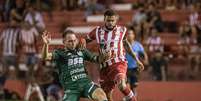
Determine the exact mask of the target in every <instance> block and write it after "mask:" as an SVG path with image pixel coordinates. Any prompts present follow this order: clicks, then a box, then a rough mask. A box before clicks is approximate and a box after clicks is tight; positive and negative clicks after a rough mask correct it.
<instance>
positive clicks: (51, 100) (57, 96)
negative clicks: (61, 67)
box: [47, 84, 62, 101]
mask: <svg viewBox="0 0 201 101" xmlns="http://www.w3.org/2000/svg"><path fill="white" fill-rule="evenodd" d="M47 94H48V96H47V101H62V93H61V88H60V87H59V86H57V85H55V84H52V85H50V86H49V87H48V88H47Z"/></svg>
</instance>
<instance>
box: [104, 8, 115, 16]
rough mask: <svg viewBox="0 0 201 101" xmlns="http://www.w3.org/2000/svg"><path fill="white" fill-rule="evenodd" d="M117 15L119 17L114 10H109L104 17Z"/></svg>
mask: <svg viewBox="0 0 201 101" xmlns="http://www.w3.org/2000/svg"><path fill="white" fill-rule="evenodd" d="M116 15H117V13H116V12H115V11H114V10H112V9H108V10H106V11H105V13H104V17H105V16H116Z"/></svg>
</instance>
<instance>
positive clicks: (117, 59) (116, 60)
mask: <svg viewBox="0 0 201 101" xmlns="http://www.w3.org/2000/svg"><path fill="white" fill-rule="evenodd" d="M119 62H127V61H126V58H125V57H124V56H122V57H114V58H110V59H109V60H107V61H105V62H103V63H102V64H101V67H108V66H111V65H114V64H116V63H119Z"/></svg>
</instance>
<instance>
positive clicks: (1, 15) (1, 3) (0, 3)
mask: <svg viewBox="0 0 201 101" xmlns="http://www.w3.org/2000/svg"><path fill="white" fill-rule="evenodd" d="M3 10H4V1H3V0H0V22H2V21H3V20H4V11H3Z"/></svg>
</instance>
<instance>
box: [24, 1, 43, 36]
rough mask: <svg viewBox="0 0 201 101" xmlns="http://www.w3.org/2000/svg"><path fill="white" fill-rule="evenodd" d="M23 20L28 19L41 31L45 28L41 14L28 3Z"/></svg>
mask: <svg viewBox="0 0 201 101" xmlns="http://www.w3.org/2000/svg"><path fill="white" fill-rule="evenodd" d="M24 21H28V22H29V23H30V24H31V25H32V26H33V27H35V28H36V29H37V31H38V32H39V33H40V32H43V31H44V29H45V23H44V21H43V16H42V15H41V13H40V12H39V11H37V10H36V8H35V6H34V5H28V12H27V13H26V15H25V19H24Z"/></svg>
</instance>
